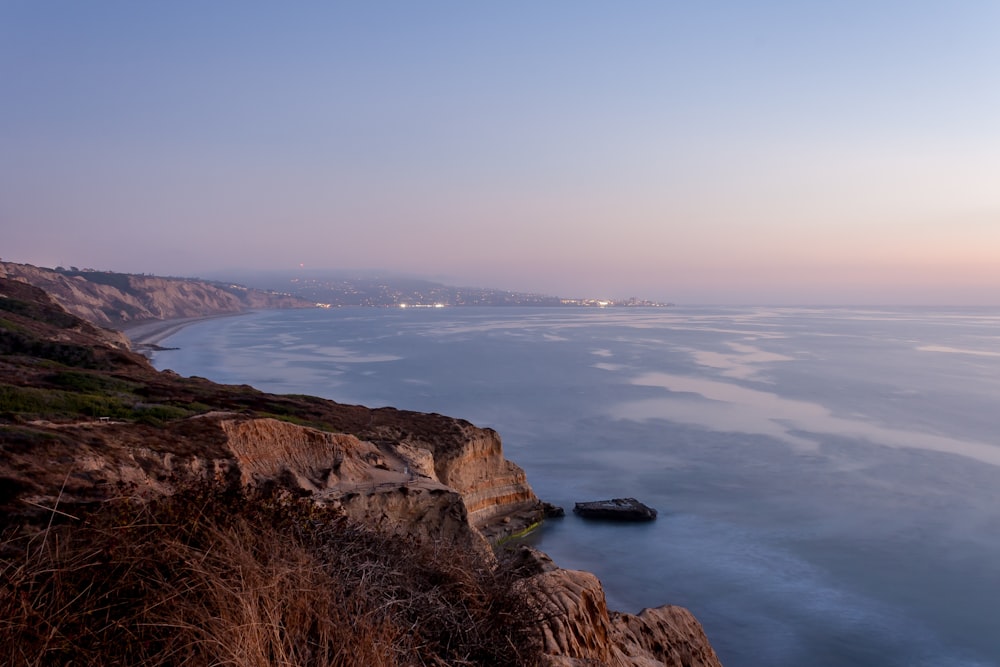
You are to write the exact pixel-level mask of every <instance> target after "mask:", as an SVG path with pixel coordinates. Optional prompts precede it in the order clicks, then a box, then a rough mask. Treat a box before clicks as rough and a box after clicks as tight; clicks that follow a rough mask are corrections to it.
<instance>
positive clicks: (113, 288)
mask: <svg viewBox="0 0 1000 667" xmlns="http://www.w3.org/2000/svg"><path fill="white" fill-rule="evenodd" d="M0 277H5V278H10V279H13V280H20V281H22V282H26V283H29V284H31V285H34V286H36V287H39V288H41V289H43V290H45V291H46V292H48V293H49V294H50V295H51V296H52V298H53V299H55V300H56V302H57V303H59V304H60V305H62V306H63V307H64V308H65V309H66V310H67V311H69V312H70V313H72V314H74V315H76V316H77V317H80V318H83V319H85V320H87V321H89V322H93V323H94V324H97V325H99V326H103V327H110V328H116V327H121V326H123V325H126V324H130V323H134V322H141V321H145V320H169V319H181V318H189V317H205V316H208V315H222V314H227V313H238V312H241V311H243V310H246V309H248V308H307V307H311V306H313V304H312V303H310V302H307V301H304V300H302V299H299V298H297V297H293V296H290V295H288V294H279V293H274V292H264V291H261V290H255V289H249V288H246V287H242V286H239V285H223V284H219V283H210V282H207V281H204V280H193V279H185V278H159V277H156V276H145V275H133V274H126V273H110V272H104V271H86V272H62V271H54V270H52V269H46V268H40V267H36V266H32V265H30V264H15V263H13V262H0Z"/></svg>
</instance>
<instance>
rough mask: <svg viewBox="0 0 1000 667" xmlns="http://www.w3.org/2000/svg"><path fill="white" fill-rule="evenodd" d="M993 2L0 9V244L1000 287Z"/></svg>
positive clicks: (186, 0) (187, 258)
mask: <svg viewBox="0 0 1000 667" xmlns="http://www.w3.org/2000/svg"><path fill="white" fill-rule="evenodd" d="M998 34H1000V3H998V2H996V1H995V0H964V1H963V2H957V3H944V2H922V1H919V0H918V1H916V2H914V1H912V0H907V1H905V2H904V1H903V0H881V1H879V2H857V1H853V2H852V1H847V2H826V3H824V2H800V1H792V0H759V1H757V2H752V3H750V2H735V1H733V0H723V1H721V2H712V3H703V2H662V1H657V0H634V1H632V2H629V3H627V5H620V4H618V3H608V2H595V1H593V0H574V1H573V2H567V1H565V0H563V1H560V0H554V1H551V2H543V3H539V2H519V1H516V0H515V1H514V2H504V3H481V2H454V1H453V0H427V1H425V2H419V3H414V2H401V1H399V0H385V1H380V2H360V3H359V2H300V3H295V5H294V6H286V5H284V4H276V3H268V2H253V1H249V2H248V1H244V0H239V1H237V0H215V1H213V2H210V3H205V2H192V1H191V0H173V1H171V2H121V1H120V0H99V1H96V2H79V1H77V0H44V1H42V2H32V1H25V0H9V1H7V2H3V3H0V81H2V82H3V95H4V104H0V230H2V232H3V233H2V247H0V256H2V257H3V259H5V260H7V261H16V262H27V263H31V264H36V265H40V266H48V267H55V266H58V265H62V266H66V267H69V266H77V267H82V268H88V267H89V268H96V269H103V270H112V271H127V272H135V273H154V274H158V275H183V276H200V277H219V278H220V279H226V271H227V270H244V271H246V270H278V269H280V270H291V269H294V268H296V267H299V266H304V267H305V268H307V269H317V270H320V269H327V270H330V269H341V270H351V271H354V270H370V269H377V270H381V271H395V272H398V273H403V274H407V275H417V276H422V277H427V278H432V279H436V280H440V281H441V282H445V283H448V284H453V285H461V286H473V287H491V288H498V289H509V290H515V291H531V292H542V293H546V294H555V295H559V296H564V297H569V298H579V297H592V298H628V297H631V296H635V297H639V298H646V299H651V300H655V301H661V302H672V303H686V304H702V303H724V304H731V303H749V304H761V303H784V304H816V303H820V304H883V303H889V304H898V305H903V304H916V305H921V304H952V305H958V304H961V305H997V304H998V298H1000V297H998V295H1000V188H998V187H997V183H1000V122H998V120H997V119H998V118H1000V85H997V71H998V67H1000V39H997V35H998Z"/></svg>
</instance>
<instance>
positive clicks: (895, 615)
mask: <svg viewBox="0 0 1000 667" xmlns="http://www.w3.org/2000/svg"><path fill="white" fill-rule="evenodd" d="M161 344H162V345H166V346H176V347H178V348H180V349H178V350H167V351H162V352H158V353H156V355H155V357H154V360H153V361H154V365H156V366H157V367H158V368H161V369H163V368H170V369H173V370H174V371H176V372H178V373H180V374H182V375H199V376H202V377H207V378H209V379H211V380H215V381H217V382H223V383H234V384H244V383H245V384H251V385H253V386H255V387H257V388H259V389H262V390H265V391H269V392H276V393H298V394H314V395H318V396H323V397H326V398H330V399H333V400H336V401H340V402H344V403H356V404H363V405H368V406H371V407H378V406H387V405H388V406H394V407H398V408H403V409H409V410H419V411H424V412H439V413H443V414H448V415H451V416H455V417H461V418H464V419H468V420H469V421H471V422H473V423H475V424H477V425H479V426H489V427H492V428H495V429H496V430H497V431H499V433H500V434H501V436H502V438H503V443H504V450H505V453H506V455H507V457H508V458H509V459H511V460H513V461H515V462H516V463H518V464H519V465H520V466H522V467H523V468H524V469H525V470H526V471H527V474H528V480H529V482H530V483H531V485H532V487H533V488H534V490H535V492H536V493H537V494H538V496H539V497H541V498H542V499H544V500H547V501H550V502H553V503H556V504H558V505H562V506H564V507H565V508H566V509H567V516H566V517H565V518H563V519H554V520H549V521H547V522H546V523H545V525H544V526H543V527H542V528H541V529H540V530H539V531H537V532H536V533H535V534H533V535H531V536H530V538H529V539H530V541H531V542H533V543H534V544H535V545H536V546H538V547H539V548H541V549H542V550H544V551H546V552H547V553H548V554H549V555H551V556H552V557H553V558H554V559H555V561H556V562H557V563H558V564H559V565H561V566H563V567H566V568H572V569H584V570H590V571H592V572H594V573H595V574H597V575H598V576H599V577H600V578H601V580H602V581H603V583H604V586H605V589H606V593H607V599H608V604H609V606H610V607H611V608H613V609H618V610H621V611H628V612H637V611H639V610H640V609H641V608H643V607H647V606H659V605H662V604H667V603H669V604H678V605H682V606H685V607H688V608H690V609H691V610H692V611H693V612H694V613H695V615H696V616H697V617H698V618H699V620H700V621H701V622H702V624H703V625H704V627H705V630H706V632H707V633H708V636H709V639H710V640H711V641H712V644H713V645H714V646H715V647H716V650H717V651H718V653H719V656H720V658H721V660H722V662H723V664H725V665H726V666H727V667H784V666H788V667H792V666H795V667H802V666H804V665H809V666H812V667H826V666H829V667H834V666H842V665H851V666H868V665H870V666H872V667H876V666H877V667H892V666H898V667H917V666H923V665H926V666H935V667H940V666H956V667H959V666H963V667H971V666H987V665H989V666H994V667H996V666H1000V310H997V309H957V308H956V309H915V308H907V309H898V308H815V309H807V308H749V307H745V308H708V307H705V308H669V309H653V308H649V309H646V308H636V309H621V308H619V309H582V308H581V309H574V308H563V309H539V308H438V309H417V308H409V309H340V310H337V309H331V310H320V309H317V310H291V311H289V310H283V311H261V312H256V313H251V314H247V315H245V316H240V317H231V318H221V319H215V320H207V321H203V322H199V323H195V324H193V325H191V326H188V327H187V328H185V329H182V330H181V331H179V332H178V333H176V334H174V335H172V336H171V337H169V338H168V339H166V340H164V341H161ZM624 496H632V497H636V498H638V499H639V500H641V501H642V502H644V503H646V504H647V505H651V506H652V507H655V508H656V509H657V510H659V513H660V514H659V518H658V519H657V520H656V521H655V522H653V523H650V524H641V525H618V524H605V523H597V522H589V521H584V520H582V519H580V518H578V517H576V516H574V515H573V514H572V512H571V510H572V507H573V503H574V502H578V501H586V500H598V499H602V498H612V497H624Z"/></svg>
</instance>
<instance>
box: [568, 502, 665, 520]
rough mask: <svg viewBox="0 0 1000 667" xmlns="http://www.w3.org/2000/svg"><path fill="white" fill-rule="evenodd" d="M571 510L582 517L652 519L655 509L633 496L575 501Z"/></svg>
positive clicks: (654, 516)
mask: <svg viewBox="0 0 1000 667" xmlns="http://www.w3.org/2000/svg"><path fill="white" fill-rule="evenodd" d="M573 512H575V513H576V514H579V515H580V516H582V517H583V518H584V519H604V520H607V521H652V520H653V519H655V518H656V510H654V509H653V508H652V507H649V506H648V505H644V504H642V503H640V502H639V501H638V500H636V499H635V498H612V499H611V500H594V501H591V502H585V503H576V505H575V506H574V507H573Z"/></svg>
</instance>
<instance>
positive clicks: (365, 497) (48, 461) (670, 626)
mask: <svg viewBox="0 0 1000 667" xmlns="http://www.w3.org/2000/svg"><path fill="white" fill-rule="evenodd" d="M0 353H2V356H0V512H2V513H4V515H5V516H7V517H8V519H9V518H10V517H14V516H19V517H21V519H22V520H23V521H24V522H25V524H30V523H32V522H35V523H36V524H41V523H43V522H45V521H46V520H48V519H49V518H51V516H52V512H53V511H54V510H55V511H58V512H60V513H61V515H64V516H76V515H77V514H80V515H82V514H83V513H85V512H86V511H87V507H88V506H91V505H94V504H96V503H102V502H104V501H106V500H107V499H108V498H109V497H111V496H112V495H116V494H122V493H131V494H138V495H148V494H164V493H171V492H172V490H173V489H174V488H175V487H176V485H177V484H179V483H183V482H184V481H185V480H191V479H214V480H216V481H218V482H220V483H221V484H224V485H235V486H246V487H274V488H277V489H279V490H280V491H281V492H282V493H287V494H292V495H293V496H299V497H303V498H309V499H311V501H312V502H314V503H316V504H317V505H320V506H324V507H326V508H329V509H332V510H334V511H336V512H338V513H339V514H340V515H341V516H344V517H347V518H349V519H350V520H353V521H356V522H359V523H360V524H363V525H366V526H369V527H371V528H374V529H376V530H379V531H383V532H386V533H391V534H394V535H399V536H404V537H407V536H408V537H412V538H416V539H420V540H425V541H426V540H431V541H434V542H437V543H444V544H449V545H452V546H453V547H457V548H459V549H461V550H463V551H464V552H467V553H474V554H478V558H479V559H480V562H483V563H487V564H488V563H492V562H494V561H493V558H494V556H493V551H492V549H491V548H490V547H491V544H495V543H496V542H497V541H498V540H499V539H500V538H502V537H504V536H506V535H510V534H512V533H514V532H516V531H518V530H521V529H522V528H523V527H525V526H528V525H531V524H533V523H536V522H538V521H540V520H541V517H542V507H541V503H540V502H539V500H538V498H537V497H536V496H535V494H534V493H533V492H532V490H531V488H530V486H529V485H528V483H527V481H526V479H525V475H524V472H523V471H522V470H521V469H520V468H519V467H518V466H516V465H515V464H513V463H512V462H510V461H507V460H506V459H505V458H504V456H503V449H502V443H501V440H500V437H499V435H498V434H497V433H496V432H495V431H492V430H490V429H482V428H478V427H476V426H474V425H472V424H470V423H468V422H466V421H463V420H460V419H453V418H450V417H445V416H442V415H437V414H421V413H413V412H405V411H400V410H395V409H391V408H380V409H375V410H372V409H368V408H364V407H361V406H348V405H340V404H337V403H334V402H332V401H327V400H323V399H319V398H314V397H305V396H275V395H270V394H265V393H262V392H259V391H257V390H254V389H253V388H251V387H247V386H226V385H217V384H215V383H212V382H209V381H207V380H204V379H200V378H181V377H179V376H177V375H176V374H172V373H169V372H157V371H155V370H154V369H153V368H152V367H150V366H149V364H148V362H147V361H146V360H145V359H144V358H143V357H141V356H138V355H136V354H133V353H131V352H130V351H129V350H128V349H127V348H126V347H123V346H122V345H120V344H119V341H118V339H117V338H116V336H115V335H114V334H110V333H106V332H102V331H101V330H99V329H97V328H96V327H94V326H93V325H91V324H88V323H86V322H82V321H80V320H79V319H77V318H76V317H72V316H70V315H67V314H66V312H65V311H64V310H62V309H61V308H59V307H58V306H57V305H56V304H55V303H54V302H53V301H52V300H51V299H50V298H49V297H48V296H47V295H45V294H44V293H42V292H40V291H38V290H36V289H34V288H32V287H30V286H29V285H27V284H25V283H22V282H17V281H10V280H5V279H3V278H0ZM524 553H525V555H524V564H523V566H522V568H521V576H520V579H519V581H518V583H517V586H518V587H519V588H520V589H521V590H523V591H524V593H525V595H527V596H528V597H529V598H530V600H531V604H532V607H533V608H534V609H535V610H537V613H538V615H539V616H538V623H537V633H538V641H540V642H541V643H542V645H543V649H544V654H545V656H546V660H547V663H546V664H550V665H578V666H583V665H620V666H627V665H635V666H637V667H638V666H646V665H669V666H681V665H684V666H687V667H701V666H706V667H711V666H714V665H718V664H719V663H718V659H717V658H716V657H715V654H714V652H713V651H712V648H711V646H710V645H709V643H708V641H707V639H706V638H705V635H704V632H703V631H702V629H701V627H700V625H699V624H698V623H697V621H696V620H695V619H694V618H693V617H692V616H691V614H690V613H689V612H687V611H686V610H683V609H679V608H676V607H661V608H659V609H655V610H645V611H643V612H642V613H641V614H638V615H630V614H619V613H615V612H609V611H608V610H607V607H606V604H605V599H604V592H603V589H602V588H601V584H600V582H599V581H598V580H597V579H596V577H594V576H593V575H591V574H589V573H585V572H575V571H567V570H562V569H559V568H558V567H556V566H555V565H554V564H553V563H552V562H551V560H549V559H548V558H547V557H545V556H544V554H540V553H537V552H533V551H530V550H526V551H525V552H524Z"/></svg>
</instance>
